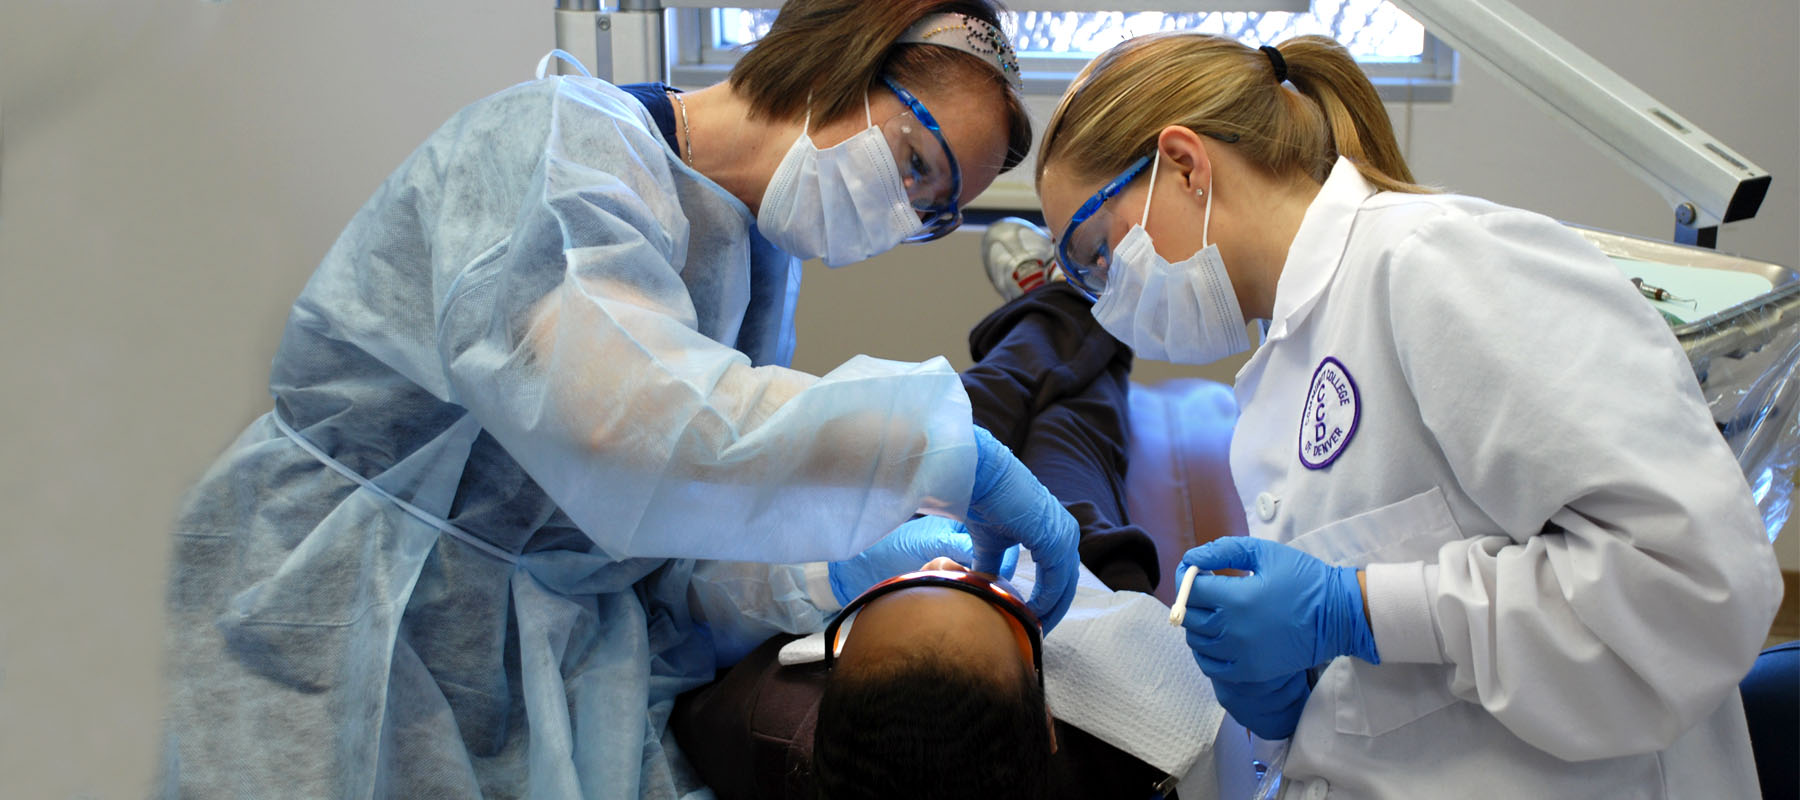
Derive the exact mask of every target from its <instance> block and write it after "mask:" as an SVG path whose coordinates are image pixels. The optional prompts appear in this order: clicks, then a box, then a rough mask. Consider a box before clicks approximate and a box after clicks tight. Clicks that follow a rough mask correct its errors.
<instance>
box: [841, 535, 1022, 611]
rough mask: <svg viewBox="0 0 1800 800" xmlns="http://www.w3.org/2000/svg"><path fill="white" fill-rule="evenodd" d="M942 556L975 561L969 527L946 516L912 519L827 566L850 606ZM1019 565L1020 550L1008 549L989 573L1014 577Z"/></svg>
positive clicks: (843, 598) (973, 544)
mask: <svg viewBox="0 0 1800 800" xmlns="http://www.w3.org/2000/svg"><path fill="white" fill-rule="evenodd" d="M939 556H948V557H950V558H951V559H954V560H955V561H956V562H957V563H960V564H963V565H964V566H967V565H969V564H972V563H974V561H975V540H974V539H973V538H971V537H970V536H969V529H968V528H965V527H963V524H962V523H960V522H957V521H956V520H951V519H944V518H943V517H919V518H917V519H914V520H910V521H908V522H906V523H904V524H902V525H901V526H900V527H898V528H895V529H894V530H893V532H891V533H889V534H888V535H886V536H883V537H881V541H878V542H876V543H874V544H872V545H869V549H867V550H864V551H862V552H861V553H858V554H856V555H855V556H852V557H850V558H849V559H847V560H844V561H833V562H831V564H830V565H828V566H827V568H826V572H827V574H828V575H830V577H831V594H832V596H834V597H836V598H837V601H838V605H840V606H847V605H849V604H850V601H851V600H855V599H856V597H857V595H860V594H862V593H863V592H866V591H868V590H869V587H871V586H874V585H875V584H877V583H880V582H882V581H885V580H887V579H888V578H892V577H894V576H895V575H901V574H904V573H908V572H915V571H917V570H918V569H919V568H920V567H922V566H924V565H925V562H927V561H930V560H932V559H934V558H937V557H939ZM1018 564H1019V550H1018V548H1016V547H1015V548H1012V549H1010V550H1007V551H1006V554H1005V556H1004V557H1003V558H1002V560H1001V564H1000V567H999V568H998V570H997V571H995V572H990V573H988V574H990V575H999V576H1000V577H1002V578H1008V579H1010V578H1012V575H1013V570H1014V569H1015V568H1017V567H1018ZM977 571H979V570H977Z"/></svg>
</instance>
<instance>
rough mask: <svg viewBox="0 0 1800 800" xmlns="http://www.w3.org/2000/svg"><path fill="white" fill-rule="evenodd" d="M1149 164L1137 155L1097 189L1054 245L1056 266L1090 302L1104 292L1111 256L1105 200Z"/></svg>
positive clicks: (1109, 216) (1109, 212)
mask: <svg viewBox="0 0 1800 800" xmlns="http://www.w3.org/2000/svg"><path fill="white" fill-rule="evenodd" d="M1149 164H1150V157H1149V156H1139V157H1138V160H1136V161H1133V162H1131V166H1129V167H1126V168H1125V171H1124V172H1121V173H1119V177H1117V178H1113V179H1112V180H1110V181H1108V182H1107V183H1106V185H1105V186H1102V187H1100V191H1098V192H1095V193H1094V196H1093V197H1090V198H1088V199H1087V202H1085V203H1082V204H1081V207H1080V208H1078V209H1075V215H1074V216H1072V217H1069V226H1068V227H1067V228H1064V229H1063V233H1062V238H1061V239H1059V240H1057V242H1056V261H1057V263H1059V264H1061V265H1062V268H1063V273H1064V274H1066V275H1068V276H1069V281H1070V282H1071V283H1074V284H1075V287H1076V288H1078V289H1080V290H1081V291H1083V292H1085V293H1087V296H1088V297H1089V298H1090V299H1092V298H1098V297H1099V296H1100V293H1101V292H1103V291H1106V268H1107V262H1108V261H1110V260H1111V259H1110V257H1111V255H1112V249H1111V245H1109V244H1108V243H1107V241H1106V235H1107V231H1110V230H1112V207H1111V206H1108V205H1107V203H1106V201H1108V200H1111V199H1113V198H1114V197H1117V196H1118V195H1119V193H1120V192H1122V191H1125V187H1126V186H1128V185H1130V184H1131V182H1132V180H1133V179H1135V178H1137V176H1138V174H1139V173H1141V172H1143V171H1144V167H1146V166H1149Z"/></svg>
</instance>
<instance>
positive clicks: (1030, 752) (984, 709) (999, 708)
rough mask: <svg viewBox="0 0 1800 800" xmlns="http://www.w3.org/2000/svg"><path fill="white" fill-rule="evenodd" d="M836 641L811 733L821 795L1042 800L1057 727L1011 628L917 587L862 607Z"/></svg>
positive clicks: (981, 609)
mask: <svg viewBox="0 0 1800 800" xmlns="http://www.w3.org/2000/svg"><path fill="white" fill-rule="evenodd" d="M925 568H926V569H947V570H957V571H965V572H966V571H967V570H966V569H965V568H964V567H963V566H961V565H960V564H957V563H956V562H954V561H951V560H950V559H947V558H940V559H938V560H936V561H933V562H931V563H929V564H927V565H925ZM841 638H842V644H841V646H840V650H839V652H838V656H837V660H836V664H835V666H834V667H833V668H832V672H831V675H830V677H829V679H828V680H827V683H826V688H825V694H824V697H823V698H822V699H821V700H820V704H819V717H818V723H817V727H816V728H814V732H813V774H814V779H815V780H816V781H817V785H818V788H819V790H820V795H821V796H822V797H824V798H829V800H851V799H852V798H855V799H858V800H860V799H861V798H890V797H891V798H907V800H912V799H913V798H920V797H936V798H963V797H968V798H1013V797H1017V798H1034V799H1035V798H1042V797H1048V796H1050V792H1049V789H1048V781H1049V777H1050V759H1051V753H1052V752H1053V751H1054V749H1055V746H1056V742H1055V734H1054V723H1053V721H1052V719H1051V717H1050V711H1049V709H1048V708H1047V706H1046V705H1045V702H1044V691H1043V688H1042V685H1041V683H1040V681H1039V678H1038V675H1037V668H1036V667H1035V666H1034V664H1033V658H1032V650H1031V648H1032V644H1031V639H1030V635H1029V634H1028V633H1027V631H1025V630H1024V628H1023V627H1022V626H1021V623H1020V622H1019V621H1018V620H1016V619H1014V618H1013V617H1012V616H1010V615H1008V614H1006V613H1004V612H1003V611H1001V610H1000V609H999V608H998V607H996V606H995V605H994V604H992V603H989V602H987V601H985V600H983V599H981V598H980V597H977V596H976V595H973V594H970V593H967V592H961V591H956V590H953V589H948V588H944V587H937V586H920V587H916V588H911V589H906V590H903V591H898V592H894V593H892V594H888V595H883V596H881V597H878V598H876V599H874V600H872V601H870V602H869V604H868V605H866V606H864V607H863V608H862V610H861V611H860V612H858V613H857V615H856V617H855V618H854V620H852V624H851V627H850V629H849V631H848V632H846V633H844V634H842V637H841Z"/></svg>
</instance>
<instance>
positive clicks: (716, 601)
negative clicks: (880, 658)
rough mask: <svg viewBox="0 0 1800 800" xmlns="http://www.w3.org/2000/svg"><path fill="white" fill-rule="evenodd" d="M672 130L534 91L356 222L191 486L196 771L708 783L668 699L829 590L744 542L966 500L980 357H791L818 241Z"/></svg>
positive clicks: (516, 90) (173, 655)
mask: <svg viewBox="0 0 1800 800" xmlns="http://www.w3.org/2000/svg"><path fill="white" fill-rule="evenodd" d="M652 131H653V128H652V127H651V123H650V121H649V118H648V116H647V115H646V114H645V112H644V110H643V108H642V107H641V106H640V105H638V104H637V102H636V101H635V100H633V99H632V98H631V97H630V96H628V95H626V94H624V93H623V92H620V91H619V90H618V89H616V88H614V87H612V86H610V85H608V84H606V83H604V82H601V81H596V80H590V79H577V78H551V79H547V80H539V81H536V82H532V83H527V84H522V85H520V86H516V87H513V88H511V89H508V90H505V91H503V92H501V93H499V94H496V95H494V96H492V97H489V98H486V99H484V100H481V101H479V102H477V103H475V104H473V105H471V106H469V107H468V108H466V109H464V110H463V111H461V112H460V113H458V114H457V115H456V116H455V117H454V118H452V119H451V120H450V121H449V122H448V123H447V124H445V125H444V126H443V127H442V128H440V129H439V130H438V131H437V132H436V133H435V134H433V135H432V136H431V138H430V139H429V140H427V141H426V142H425V143H424V145H423V146H421V147H420V148H419V149H418V150H417V151H416V152H415V153H414V154H413V155H412V156H411V157H410V158H409V159H407V161H406V162H405V163H404V164H402V165H401V166H400V168H399V169H398V170H397V171H396V172H395V173H394V174H393V175H392V176H391V177H390V178H389V179H388V180H387V181H386V182H385V183H384V184H383V185H382V186H381V188H380V189H379V190H378V191H377V192H376V193H375V195H374V197H373V198H371V199H370V200H369V202H368V203H367V205H365V206H364V207H363V208H362V209H361V210H360V211H359V212H358V213H357V215H356V217H355V218H354V219H353V220H352V221H351V222H350V224H349V226H348V227H347V228H346V229H345V231H344V233H343V235H342V236H341V237H340V238H339V239H338V241H337V244H336V245H335V246H334V247H333V248H332V249H331V251H330V253H329V254H328V255H327V256H326V257H325V260H324V261H323V263H321V264H320V266H319V268H318V270H317V272H316V273H315V274H314V275H313V277H312V279H311V281H310V282H309V283H308V284H307V286H306V288H305V290H304V292H303V293H302V294H301V296H300V298H299V300H298V301H297V302H296V303H295V304H294V307H293V311H292V314H291V316H290V318H289V320H288V325H287V330H286V333H285V335H284V337H283V339H282V343H281V347H280V350H279V352H278V353H277V355H276V358H275V362H274V368H273V374H272V377H271V381H270V388H271V391H272V394H273V395H274V398H275V407H274V410H273V411H272V412H271V413H270V414H268V415H265V416H264V417H262V418H261V419H259V420H257V421H256V422H254V423H252V424H251V425H250V427H249V428H248V429H247V430H246V431H245V432H244V433H243V434H242V435H241V436H240V437H239V438H238V439H237V441H236V442H235V443H233V444H232V445H231V447H230V449H229V450H228V451H227V452H226V453H225V454H224V455H223V456H221V457H220V458H219V460H218V461H217V462H216V463H215V464H214V465H213V466H212V468H211V469H210V470H209V471H208V472H207V473H206V474H205V476H204V477H203V478H202V479H201V481H200V483H199V485H198V486H197V487H196V488H195V489H194V491H193V492H192V493H191V494H190V495H189V497H188V498H187V500H186V502H185V503H184V507H183V509H182V512H181V516H180V520H179V523H178V530H177V533H176V539H175V542H176V544H175V550H174V556H173V559H174V560H173V575H172V579H171V589H170V597H169V602H170V623H169V624H170V636H169V664H168V671H169V674H170V681H171V685H172V688H171V691H172V697H171V698H170V709H169V714H168V722H167V726H168V727H167V733H168V735H167V740H166V746H165V777H164V784H163V789H164V791H166V792H167V793H169V794H172V795H174V794H178V795H180V796H183V797H195V796H203V797H212V796H231V797H278V796H291V797H333V798H338V797H370V796H381V797H386V796H406V797H470V796H475V795H477V794H481V795H486V796H489V797H513V796H529V797H554V798H563V797H589V798H638V797H679V796H682V795H684V794H687V793H689V792H690V791H698V792H699V793H700V795H699V796H702V797H704V796H706V792H705V790H704V788H702V787H700V786H699V785H698V783H697V782H696V781H695V780H694V779H693V778H692V776H691V773H690V772H689V771H688V770H686V768H685V767H684V762H683V761H682V759H681V758H680V757H679V755H678V754H677V753H676V752H675V748H674V744H673V741H672V739H669V738H667V737H666V732H667V727H666V724H665V723H666V719H667V715H668V712H669V710H670V707H671V705H672V703H673V698H674V697H675V695H676V694H678V693H680V692H682V691H684V690H686V689H689V688H692V687H694V686H696V685H699V684H700V683H702V682H704V681H706V680H710V679H711V677H712V674H713V670H714V667H715V666H716V663H715V662H716V656H715V651H716V648H715V642H714V641H713V638H714V637H713V635H712V633H711V631H713V630H721V631H722V630H727V629H729V630H732V631H735V632H739V633H741V632H743V631H746V630H751V631H753V630H755V629H757V628H758V627H759V626H761V627H762V628H765V629H773V628H782V627H787V628H795V629H798V628H804V627H806V626H809V625H814V624H816V623H817V616H818V613H819V612H818V611H817V610H816V609H814V608H812V607H811V606H810V605H809V604H808V603H807V602H806V600H805V595H806V592H805V590H804V587H803V586H802V585H800V584H799V583H797V582H796V581H794V580H793V573H794V572H796V571H797V570H792V569H788V570H785V571H784V569H782V568H773V567H762V568H761V569H762V573H760V574H759V573H758V572H757V569H758V567H757V565H747V564H743V563H741V562H746V561H753V562H796V561H803V560H825V559H839V558H844V557H847V556H849V555H851V554H853V553H856V552H858V551H859V550H860V549H862V548H863V547H864V546H866V545H867V544H869V543H871V542H873V541H875V540H876V539H877V538H879V537H880V536H881V535H883V534H884V533H886V532H887V531H888V530H890V529H892V528H893V527H894V526H895V525H897V524H899V523H901V522H903V521H905V520H906V519H907V518H908V517H909V516H910V515H912V514H913V513H914V512H915V511H918V510H920V509H927V510H939V511H943V512H946V513H959V512H960V511H961V510H962V509H963V508H965V507H966V506H967V504H968V499H969V498H968V494H969V487H970V484H971V482H972V480H973V472H974V463H975V454H974V444H973V442H972V437H971V433H970V430H971V428H970V416H969V407H968V399H967V396H966V395H965V394H964V393H963V390H962V388H961V385H960V383H959V381H958V380H957V377H956V375H955V373H954V371H953V370H951V369H950V367H949V366H948V364H946V363H944V362H943V361H942V360H941V359H938V360H934V361H932V362H928V363H925V364H907V363H898V362H886V361H880V360H876V359H869V358H859V359H857V360H854V361H852V362H850V363H849V364H847V365H845V366H844V367H843V368H841V369H838V370H835V371H833V372H832V373H830V374H828V375H825V376H823V377H814V376H810V375H806V374H802V373H799V372H795V371H792V370H790V369H787V368H785V367H784V366H783V365H785V364H786V363H787V362H788V360H789V357H790V356H791V354H792V350H793V324H792V312H793V297H794V294H795V292H796V290H797V287H798V283H799V264H798V262H797V261H795V260H794V259H792V258H790V257H789V256H787V255H786V254H784V253H782V252H781V251H779V250H777V249H775V248H774V247H773V246H771V245H770V244H769V243H768V242H767V241H766V240H765V239H763V238H762V237H761V236H759V235H758V234H757V233H756V231H755V230H754V218H753V217H752V215H751V214H750V213H749V210H748V209H747V208H745V207H744V205H743V204H742V203H740V202H738V201H737V200H736V199H734V198H733V197H731V196H730V195H729V194H727V193H726V192H724V191H723V190H722V189H721V188H720V187H719V186H718V185H717V184H714V183H713V182H711V181H709V180H707V179H706V178H705V177H703V176H701V175H700V174H698V173H696V172H694V171H692V170H690V169H688V168H687V167H686V166H684V165H682V164H681V163H680V162H679V161H678V160H677V159H675V158H674V157H673V156H672V154H671V153H670V152H669V151H668V150H667V148H666V147H665V146H664V144H663V141H662V140H661V138H660V137H659V136H658V135H656V134H655V133H653V132H652ZM699 559H703V560H702V561H696V560H699ZM723 560H728V561H731V562H734V563H733V564H732V565H731V566H730V568H729V569H726V570H723V571H722V572H721V571H719V570H717V569H715V567H717V566H718V565H719V564H720V562H721V561H723ZM710 574H724V575H726V576H727V577H726V578H725V579H724V580H723V581H722V582H709V581H708V577H707V576H708V575H710ZM764 576H770V577H772V580H764ZM701 606H709V608H708V609H706V610H705V611H704V612H703V611H702V610H701V609H700V607H701ZM721 613H736V614H738V615H739V616H740V617H741V618H739V619H733V620H719V619H717V616H718V615H719V614H721ZM705 614H712V615H713V616H714V617H715V624H713V625H710V626H709V625H707V624H705V622H704V621H703V620H704V618H705ZM741 646H742V645H741V643H738V644H733V645H732V646H731V648H729V649H741Z"/></svg>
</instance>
